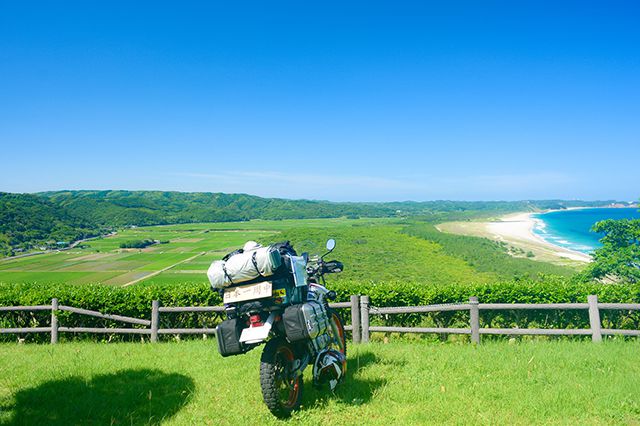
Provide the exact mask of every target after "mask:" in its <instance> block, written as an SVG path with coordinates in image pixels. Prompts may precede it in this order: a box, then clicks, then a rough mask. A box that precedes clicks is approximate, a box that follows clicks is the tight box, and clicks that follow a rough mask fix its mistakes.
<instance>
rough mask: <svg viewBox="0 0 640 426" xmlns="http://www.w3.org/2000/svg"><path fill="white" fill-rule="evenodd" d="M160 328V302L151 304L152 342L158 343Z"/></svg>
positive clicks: (155, 301) (156, 301)
mask: <svg viewBox="0 0 640 426" xmlns="http://www.w3.org/2000/svg"><path fill="white" fill-rule="evenodd" d="M159 326H160V301H159V300H154V301H152V302H151V342H153V343H155V342H157V341H158V328H159Z"/></svg>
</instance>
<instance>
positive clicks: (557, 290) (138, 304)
mask: <svg viewBox="0 0 640 426" xmlns="http://www.w3.org/2000/svg"><path fill="white" fill-rule="evenodd" d="M329 287H330V288H331V289H333V290H335V291H336V292H337V293H338V300H339V301H348V300H349V296H350V295H352V294H363V295H364V294H366V295H368V296H369V297H370V299H371V304H372V305H373V306H411V305H431V304H445V303H460V302H465V301H467V300H468V299H469V297H470V296H478V298H479V300H480V302H482V303H563V302H586V300H587V296H588V295H590V294H596V295H598V297H599V300H600V301H602V302H611V303H616V302H619V303H622V302H633V303H638V302H640V284H607V285H603V284H596V283H580V282H576V281H573V280H569V279H566V278H561V277H546V278H545V279H544V280H541V281H529V280H519V281H508V282H499V283H493V284H469V285H464V286H460V285H440V286H434V285H428V284H424V283H411V282H376V283H367V282H362V281H333V282H330V283H329ZM53 297H56V298H58V300H59V303H60V304H62V305H69V306H75V307H80V308H85V309H91V310H96V311H100V312H104V313H114V314H119V315H125V316H130V317H134V318H145V319H150V315H151V301H152V300H160V303H161V305H162V306H211V305H218V304H220V302H221V301H220V297H219V296H218V294H217V293H216V292H213V291H211V289H210V288H209V287H208V286H206V285H203V284H184V285H175V284H172V285H148V286H131V287H124V288H123V287H111V286H104V285H82V286H80V285H69V284H58V285H43V284H36V283H33V284H0V306H16V305H47V304H50V303H51V299H52V298H53ZM344 313H345V314H347V315H346V316H348V313H347V312H344ZM601 315H602V317H603V325H604V326H605V327H612V328H640V314H638V313H630V312H626V311H602V313H601ZM372 318H373V321H374V322H378V323H384V324H397V325H418V324H422V325H425V324H437V325H439V326H464V325H465V324H468V314H467V313H466V312H457V313H456V312H445V313H434V314H428V315H425V314H408V315H389V316H388V317H384V318H379V317H377V316H375V317H372ZM481 320H482V325H483V326H493V327H516V326H517V327H534V326H535V327H549V328H551V327H556V328H583V327H584V328H588V327H589V321H588V316H587V312H586V310H585V311H584V312H583V311H555V310H553V311H543V310H541V311H483V312H482V313H481ZM161 321H162V323H161V326H162V327H202V326H205V325H206V326H214V325H215V323H216V322H217V321H219V318H217V317H215V316H214V315H211V314H199V313H189V314H163V315H162V316H161ZM347 321H348V318H347ZM48 323H49V313H48V312H47V311H45V312H34V313H29V312H17V313H7V312H2V313H0V328H3V327H31V326H36V325H40V326H46V325H47V324H48ZM60 323H61V324H63V325H64V326H68V327H75V326H78V327H79V326H84V327H105V326H107V327H115V326H116V325H117V324H118V323H114V322H113V321H108V320H102V319H98V318H92V317H87V316H81V315H76V314H70V313H67V312H64V313H60ZM62 337H63V338H66V339H69V338H72V337H73V336H71V335H69V334H67V333H65V334H63V335H62ZM86 337H89V336H76V338H86ZM26 338H27V339H28V340H30V341H33V340H40V341H45V340H46V338H45V336H38V335H35V334H32V335H27V336H26ZM91 338H93V339H102V338H106V339H110V340H112V339H119V340H126V339H140V337H139V336H138V337H135V336H106V337H104V336H102V337H101V336H96V335H92V336H91ZM15 339H16V337H15V335H5V336H3V337H2V340H4V341H7V340H12V341H14V340H15Z"/></svg>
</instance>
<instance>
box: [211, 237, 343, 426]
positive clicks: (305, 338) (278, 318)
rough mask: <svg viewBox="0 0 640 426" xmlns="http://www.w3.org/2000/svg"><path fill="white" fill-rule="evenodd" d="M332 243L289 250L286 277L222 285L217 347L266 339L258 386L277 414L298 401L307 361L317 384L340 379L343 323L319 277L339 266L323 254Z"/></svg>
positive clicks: (248, 345) (231, 348) (245, 346)
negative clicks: (315, 250) (321, 248)
mask: <svg viewBox="0 0 640 426" xmlns="http://www.w3.org/2000/svg"><path fill="white" fill-rule="evenodd" d="M335 245H336V243H335V240H334V239H329V240H328V241H327V244H326V249H327V252H326V253H325V254H323V255H322V256H314V257H310V256H309V255H308V254H307V253H303V254H302V256H291V257H290V259H291V265H290V269H289V272H290V275H289V276H288V277H287V279H284V280H277V281H276V280H274V281H272V282H261V283H255V284H252V285H249V286H237V287H230V288H226V289H224V290H223V300H224V303H225V312H226V315H227V320H226V321H223V323H222V324H220V325H219V326H218V327H217V329H216V335H217V338H218V348H219V350H220V353H221V354H222V355H223V356H229V355H238V354H243V353H246V352H248V351H249V350H251V349H253V348H255V347H257V346H259V345H261V344H263V343H265V346H264V348H263V351H262V356H261V358H260V386H261V389H262V396H263V400H264V403H265V404H266V405H267V407H268V408H269V410H270V411H271V413H272V414H274V415H275V416H276V417H280V418H285V417H289V416H290V415H291V413H292V412H293V411H295V410H296V409H298V408H299V407H300V403H301V401H302V393H303V383H304V382H303V372H304V370H305V369H306V368H307V367H308V366H312V376H313V385H314V386H316V387H323V386H327V385H328V386H329V388H330V390H331V391H333V390H334V389H335V388H336V386H337V385H338V384H339V383H341V382H342V381H343V380H344V377H345V374H346V366H347V364H346V356H347V344H346V339H345V331H344V325H343V322H342V319H341V318H340V315H339V314H338V313H337V312H336V311H335V310H333V309H331V308H330V307H329V301H331V300H335V298H336V293H335V292H334V291H332V290H329V289H327V287H326V282H325V278H324V276H325V275H326V274H332V273H338V272H342V270H343V264H342V263H341V262H339V261H336V260H332V261H325V260H324V258H325V256H327V255H328V254H329V253H331V252H332V251H333V250H334V248H335Z"/></svg>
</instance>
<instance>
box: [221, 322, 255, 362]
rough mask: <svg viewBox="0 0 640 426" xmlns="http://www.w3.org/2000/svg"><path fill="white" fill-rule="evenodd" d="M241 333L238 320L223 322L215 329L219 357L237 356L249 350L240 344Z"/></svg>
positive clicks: (240, 325) (240, 323)
mask: <svg viewBox="0 0 640 426" xmlns="http://www.w3.org/2000/svg"><path fill="white" fill-rule="evenodd" d="M241 333H242V322H241V321H240V319H239V318H231V319H227V320H224V321H222V322H221V323H220V324H219V325H218V327H216V337H217V338H218V351H219V352H220V355H222V356H230V355H238V354H243V353H245V352H247V351H248V350H249V349H251V348H250V347H246V346H245V345H244V344H243V343H240V334H241Z"/></svg>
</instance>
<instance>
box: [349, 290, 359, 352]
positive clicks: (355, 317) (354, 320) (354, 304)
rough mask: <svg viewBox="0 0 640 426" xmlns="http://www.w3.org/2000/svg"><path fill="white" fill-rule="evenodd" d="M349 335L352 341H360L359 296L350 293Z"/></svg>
mask: <svg viewBox="0 0 640 426" xmlns="http://www.w3.org/2000/svg"><path fill="white" fill-rule="evenodd" d="M351 336H352V339H353V343H360V296H358V295H355V294H353V295H351Z"/></svg>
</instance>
